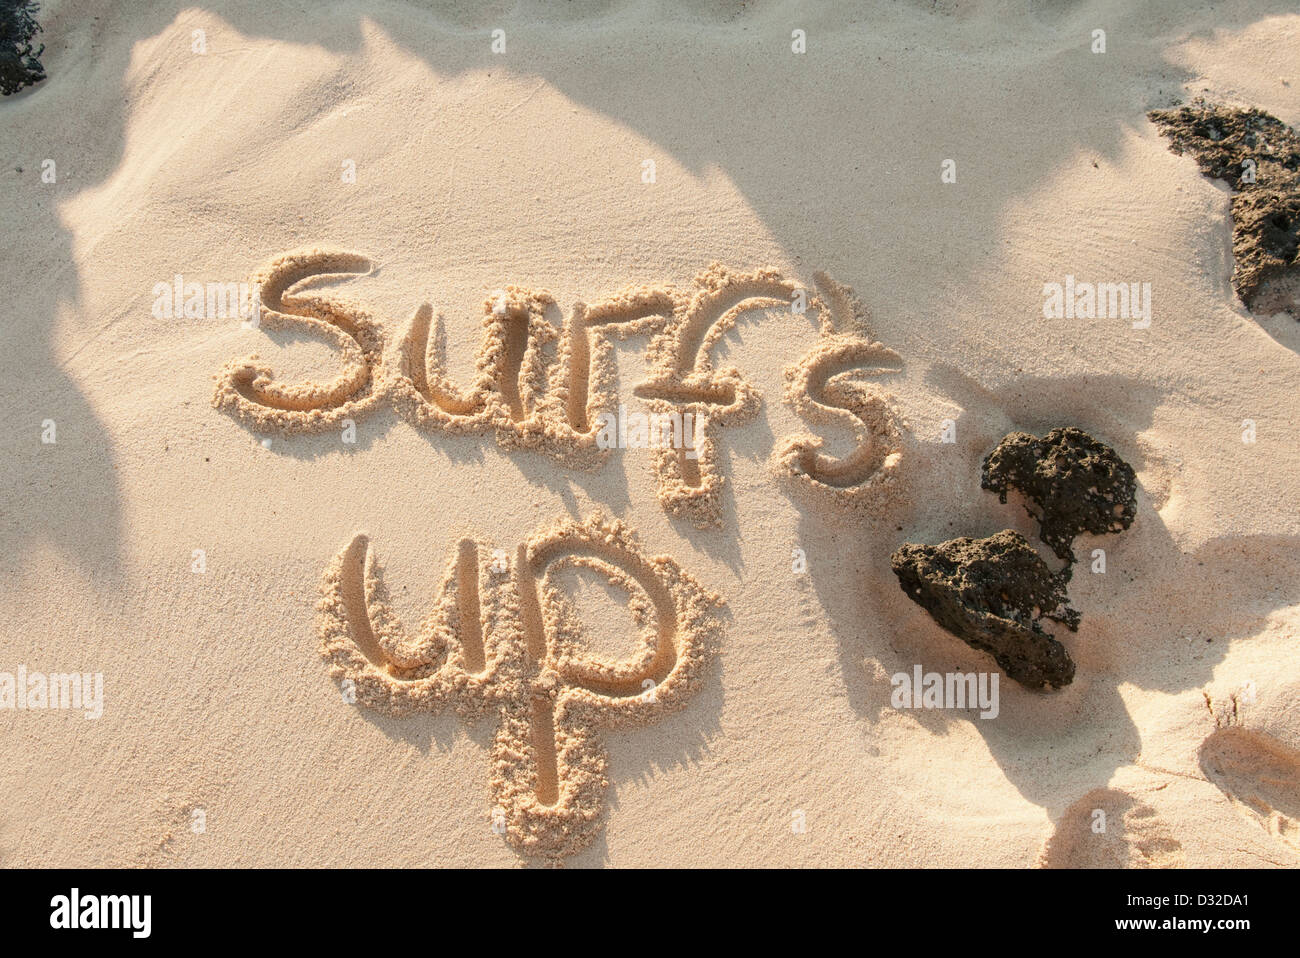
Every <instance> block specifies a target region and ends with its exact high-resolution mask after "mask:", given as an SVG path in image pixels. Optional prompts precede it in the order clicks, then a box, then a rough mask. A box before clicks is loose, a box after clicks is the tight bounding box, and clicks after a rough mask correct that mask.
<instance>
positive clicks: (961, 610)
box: [890, 529, 1079, 689]
mask: <svg viewBox="0 0 1300 958" xmlns="http://www.w3.org/2000/svg"><path fill="white" fill-rule="evenodd" d="M890 565H891V566H892V568H893V570H894V574H895V575H896V576H898V582H899V585H900V586H901V587H902V589H903V591H904V592H906V593H907V595H908V597H909V598H910V599H911V600H912V601H913V602H915V603H917V604H918V605H920V606H921V607H922V608H923V609H925V610H926V611H927V612H929V613H930V616H931V617H932V618H933V619H934V620H935V621H936V622H938V623H939V624H940V625H941V626H943V627H944V628H945V629H947V630H948V631H949V632H951V633H952V634H953V635H955V636H957V637H958V638H959V639H961V640H962V641H963V642H965V643H966V644H967V645H969V646H970V647H971V648H974V649H979V650H980V651H982V652H988V653H989V654H990V655H992V656H993V658H994V660H996V662H997V663H998V665H999V666H1000V667H1001V668H1002V670H1003V671H1004V672H1005V673H1006V674H1007V675H1008V676H1009V677H1010V678H1012V679H1015V680H1016V681H1017V682H1019V683H1021V684H1022V685H1026V686H1029V687H1030V688H1035V689H1037V688H1043V687H1045V686H1046V687H1050V688H1061V687H1062V686H1065V685H1069V684H1070V682H1071V681H1073V679H1074V660H1073V659H1071V658H1070V654H1069V653H1068V652H1067V651H1066V650H1065V646H1063V645H1062V644H1061V643H1060V642H1058V641H1056V639H1054V638H1053V637H1052V636H1051V635H1050V634H1048V633H1047V632H1044V631H1043V629H1042V628H1041V627H1040V626H1039V624H1038V623H1039V622H1040V621H1041V620H1042V619H1051V620H1052V621H1054V622H1059V623H1061V624H1062V625H1064V626H1066V628H1068V629H1070V630H1071V631H1074V630H1076V629H1077V628H1078V627H1079V613H1078V612H1077V611H1076V610H1074V609H1072V608H1070V606H1069V605H1068V604H1067V601H1068V600H1067V597H1066V594H1065V582H1064V579H1063V578H1062V577H1061V576H1059V575H1055V574H1053V573H1052V571H1051V570H1050V569H1049V568H1048V567H1047V563H1046V562H1044V561H1043V560H1042V558H1041V557H1040V556H1039V555H1038V553H1036V552H1035V551H1034V549H1033V547H1032V546H1030V545H1029V543H1028V542H1026V541H1025V538H1024V536H1022V535H1020V533H1018V532H1015V531H1013V530H1011V529H1005V530H1003V531H1002V532H999V533H997V535H992V536H989V537H988V538H987V539H970V538H967V537H964V536H963V537H962V538H959V539H951V540H949V541H948V542H943V543H940V544H939V545H937V546H924V545H914V544H912V543H907V544H905V545H903V546H901V547H900V548H899V549H898V551H897V552H895V553H894V554H893V556H892V557H891V559H890Z"/></svg>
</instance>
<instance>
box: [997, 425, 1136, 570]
mask: <svg viewBox="0 0 1300 958" xmlns="http://www.w3.org/2000/svg"><path fill="white" fill-rule="evenodd" d="M980 485H981V486H982V487H983V488H985V489H988V490H989V491H990V492H996V493H997V494H998V498H999V499H1000V500H1002V501H1003V502H1006V501H1007V491H1008V490H1009V489H1013V488H1014V489H1017V490H1018V491H1019V492H1020V493H1021V495H1023V496H1024V497H1025V499H1026V500H1028V501H1027V502H1026V504H1025V508H1026V509H1027V510H1028V512H1029V514H1030V515H1031V516H1033V517H1034V518H1035V519H1037V520H1038V527H1039V532H1038V535H1039V537H1040V538H1041V539H1042V540H1043V541H1044V542H1045V543H1047V545H1048V546H1050V547H1051V549H1052V551H1053V552H1055V553H1056V555H1057V557H1058V558H1061V559H1064V560H1065V562H1066V563H1067V565H1066V570H1065V573H1064V574H1065V577H1066V579H1068V578H1069V576H1070V565H1072V564H1073V563H1074V551H1073V549H1072V548H1071V546H1072V544H1073V542H1074V537H1075V536H1077V535H1078V534H1079V533H1081V532H1090V533H1092V534H1093V535H1101V534H1102V533H1106V532H1122V531H1123V530H1125V529H1127V528H1128V527H1129V526H1131V525H1132V524H1133V519H1134V518H1135V517H1136V516H1137V503H1136V499H1137V476H1136V474H1134V472H1133V467H1132V466H1130V465H1129V464H1128V463H1127V462H1125V461H1124V460H1123V459H1121V458H1120V457H1119V456H1118V455H1117V454H1116V452H1115V450H1114V449H1112V448H1111V447H1110V446H1108V445H1106V444H1105V443H1103V442H1098V441H1097V440H1096V439H1093V438H1092V436H1090V435H1088V434H1087V433H1086V432H1084V431H1083V430H1082V429H1075V428H1074V427H1073V426H1067V427H1066V428H1064V429H1053V430H1052V431H1051V432H1049V433H1048V434H1047V435H1046V436H1044V437H1043V438H1042V439H1036V438H1034V437H1033V436H1031V435H1029V433H1026V432H1013V433H1011V434H1010V435H1008V436H1007V437H1006V438H1004V439H1003V440H1002V441H1001V442H1000V443H998V446H997V448H996V449H994V450H993V451H992V452H991V453H989V454H988V456H987V457H985V459H984V473H983V477H982V479H981V480H980Z"/></svg>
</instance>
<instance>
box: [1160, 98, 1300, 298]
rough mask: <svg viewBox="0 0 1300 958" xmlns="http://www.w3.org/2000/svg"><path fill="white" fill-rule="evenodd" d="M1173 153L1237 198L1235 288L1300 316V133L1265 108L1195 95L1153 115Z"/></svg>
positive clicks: (1234, 217) (1234, 207) (1244, 295)
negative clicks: (1193, 163) (1186, 157)
mask: <svg viewBox="0 0 1300 958" xmlns="http://www.w3.org/2000/svg"><path fill="white" fill-rule="evenodd" d="M1148 115H1149V116H1150V118H1151V120H1152V122H1154V123H1155V124H1156V126H1157V127H1159V129H1160V132H1161V133H1163V134H1164V135H1165V136H1167V137H1168V138H1169V141H1170V144H1169V146H1170V149H1172V150H1173V151H1174V152H1175V153H1178V154H1183V153H1190V154H1191V155H1192V156H1193V158H1195V160H1196V162H1197V164H1198V165H1199V166H1200V168H1201V172H1202V173H1203V174H1205V175H1206V176H1208V177H1210V178H1212V179H1220V180H1224V181H1226V182H1227V183H1228V185H1229V186H1231V187H1232V189H1233V190H1234V191H1235V193H1234V195H1233V197H1232V255H1233V259H1234V260H1235V261H1236V265H1235V266H1234V268H1233V271H1232V285H1233V288H1234V289H1236V291H1237V295H1238V296H1240V297H1241V299H1242V301H1243V302H1244V303H1245V304H1246V305H1247V306H1248V307H1249V308H1251V309H1252V310H1255V311H1256V312H1262V313H1276V312H1290V313H1291V314H1292V315H1293V316H1295V317H1296V318H1297V319H1300V136H1297V135H1296V133H1295V131H1294V130H1292V129H1290V128H1289V127H1287V126H1286V124H1284V123H1283V122H1282V121H1281V120H1279V119H1278V118H1277V117H1274V116H1270V115H1269V114H1267V113H1264V112H1263V111H1261V110H1253V109H1252V110H1240V109H1230V108H1228V107H1222V106H1213V105H1211V104H1208V103H1205V102H1204V101H1201V100H1198V101H1196V102H1195V103H1193V104H1191V105H1189V106H1183V107H1178V108H1177V109H1173V110H1153V111H1151V113H1150V114H1148Z"/></svg>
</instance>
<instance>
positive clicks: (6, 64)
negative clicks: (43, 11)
mask: <svg viewBox="0 0 1300 958" xmlns="http://www.w3.org/2000/svg"><path fill="white" fill-rule="evenodd" d="M39 11H40V4H38V3H33V2H31V0H0V93H3V94H4V95H5V96H8V95H9V94H10V93H17V92H18V91H19V90H21V89H22V88H23V87H25V86H31V85H33V84H35V83H39V82H40V81H41V80H44V79H45V68H44V67H42V66H41V62H40V59H39V58H40V55H41V54H42V53H44V52H45V44H41V47H40V49H39V50H32V42H31V41H32V37H34V36H36V34H37V33H39V32H40V30H41V25H40V24H39V23H37V22H36V14H37V13H38V12H39Z"/></svg>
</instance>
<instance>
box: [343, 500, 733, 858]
mask: <svg viewBox="0 0 1300 958" xmlns="http://www.w3.org/2000/svg"><path fill="white" fill-rule="evenodd" d="M490 556H491V551H490V550H489V549H487V548H486V547H485V546H484V545H482V544H479V543H475V542H473V541H472V540H468V539H466V540H462V541H461V543H460V545H459V547H458V549H457V551H456V554H455V555H454V556H453V557H452V558H451V560H450V561H449V562H448V565H447V568H446V572H445V573H444V575H443V578H442V582H441V584H440V586H439V588H438V591H437V593H436V597H435V600H434V605H433V608H432V610H431V611H430V612H429V614H428V616H427V617H426V619H425V620H424V623H423V625H422V626H421V628H420V630H419V631H418V633H417V634H416V635H415V636H413V637H411V636H408V635H407V634H406V632H405V631H404V630H403V628H402V625H401V623H400V622H399V621H398V619H397V618H396V616H395V615H394V614H393V612H392V610H391V605H390V601H389V597H388V594H387V591H386V590H385V588H384V584H383V575H382V571H381V569H380V567H379V565H378V563H377V560H376V559H375V556H374V553H373V552H372V551H371V550H370V547H369V542H368V540H367V538H366V537H365V536H364V535H358V536H357V537H356V538H355V539H354V540H353V541H352V543H351V544H350V545H348V546H347V547H346V548H345V549H344V550H343V551H342V552H340V553H339V555H338V556H337V557H336V558H335V560H334V562H333V563H332V564H331V565H330V567H329V568H328V570H327V571H326V573H325V576H324V580H323V583H322V598H321V602H320V606H319V609H320V620H319V622H320V632H321V640H322V654H323V655H324V657H325V658H326V660H327V661H328V662H329V665H330V674H331V676H332V677H333V678H334V679H336V680H339V681H342V680H345V679H350V680H351V681H352V682H354V683H355V691H356V699H357V701H358V702H359V703H361V704H363V705H366V706H368V707H370V708H374V709H377V710H380V711H383V712H386V713H389V714H396V715H402V714H409V713H411V712H416V711H421V712H439V711H442V710H444V709H447V708H450V709H454V710H455V711H457V712H459V713H461V714H463V715H466V716H475V715H485V714H493V715H495V716H496V720H497V732H496V736H495V740H494V744H493V775H492V782H491V787H492V792H493V804H494V806H495V807H496V809H499V810H500V811H499V812H498V813H497V815H498V819H497V821H498V822H499V824H500V826H501V828H502V829H503V831H504V834H505V836H506V838H507V840H509V841H510V842H511V843H512V844H513V845H514V846H515V847H517V848H518V849H520V850H521V851H523V852H526V853H529V854H542V855H547V856H552V857H559V856H563V855H567V854H571V853H572V852H575V851H577V850H579V849H580V848H582V847H583V846H585V845H586V844H588V843H589V842H590V841H591V840H592V838H593V837H594V836H595V835H596V834H597V832H598V831H599V829H600V827H601V821H602V816H603V811H604V804H605V789H606V788H607V787H608V784H609V783H608V779H607V774H608V769H607V759H606V752H605V748H604V745H603V742H602V740H601V735H600V732H599V730H600V729H604V728H614V727H618V726H628V725H643V724H647V723H649V722H651V721H653V720H654V719H656V718H658V717H660V716H662V715H665V714H667V713H669V712H673V711H676V710H677V709H679V708H681V707H682V706H683V705H684V704H685V702H686V700H687V697H688V696H689V694H690V693H691V691H692V690H693V689H694V687H695V686H696V685H697V684H698V681H699V677H700V674H701V670H702V668H703V667H704V665H705V663H706V661H707V660H708V658H709V656H710V653H711V652H712V650H713V649H714V648H716V646H717V643H718V640H719V638H720V636H721V631H722V622H721V619H720V617H719V615H718V609H719V607H720V606H721V602H722V600H721V598H720V597H719V596H717V595H716V594H714V593H711V592H709V591H708V590H706V589H705V588H704V587H703V586H702V585H700V583H699V582H697V581H696V580H695V579H694V578H693V577H691V576H690V575H689V574H688V573H686V572H685V571H683V570H682V569H681V567H680V566H678V565H677V563H676V562H675V561H673V560H672V559H671V558H669V557H667V556H654V557H651V556H646V555H645V554H644V553H643V552H642V551H641V549H640V547H639V545H638V544H637V541H636V538H635V535H634V534H633V533H632V532H631V530H629V529H628V528H627V527H626V526H625V525H624V524H623V523H621V522H618V521H610V520H604V519H601V518H600V517H592V518H591V519H589V520H588V521H586V522H585V523H576V522H573V521H568V520H565V521H560V522H557V523H555V524H554V525H552V526H551V527H549V528H546V529H543V530H541V531H539V532H538V533H537V534H535V535H533V536H532V537H531V538H530V539H529V540H528V541H527V542H526V543H524V544H523V545H521V546H520V547H519V550H518V552H517V555H516V557H515V560H514V562H513V564H512V566H513V567H512V568H510V569H508V570H504V571H503V570H502V569H501V568H499V567H494V564H493V562H492V561H491V558H490ZM566 566H568V567H574V566H577V567H583V568H588V569H592V570H595V571H597V572H599V573H601V574H603V575H604V576H606V577H607V578H608V580H609V581H610V582H611V583H612V584H613V585H615V586H617V587H619V588H621V589H622V590H623V591H625V592H626V593H627V595H628V600H629V609H630V611H631V614H632V617H633V620H634V622H635V623H636V624H637V626H638V627H639V628H640V631H641V643H640V646H639V648H638V649H637V651H636V652H635V653H634V654H633V655H632V656H630V657H629V658H627V659H624V660H620V661H615V662H607V661H603V660H601V659H598V658H595V657H593V656H592V655H591V654H590V653H589V651H588V643H587V642H586V641H585V637H584V630H583V627H582V625H581V623H580V622H579V620H578V618H577V615H576V613H575V611H574V606H573V604H572V602H570V601H569V600H568V599H567V597H566V596H565V594H564V593H563V591H562V590H561V589H560V588H559V586H558V585H557V584H556V582H555V578H554V572H555V571H557V570H560V569H563V568H565V567H566Z"/></svg>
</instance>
